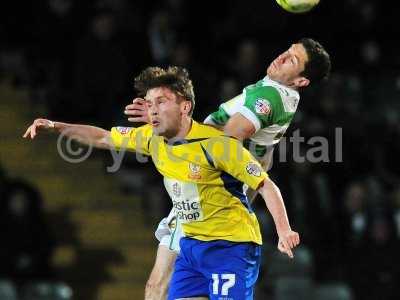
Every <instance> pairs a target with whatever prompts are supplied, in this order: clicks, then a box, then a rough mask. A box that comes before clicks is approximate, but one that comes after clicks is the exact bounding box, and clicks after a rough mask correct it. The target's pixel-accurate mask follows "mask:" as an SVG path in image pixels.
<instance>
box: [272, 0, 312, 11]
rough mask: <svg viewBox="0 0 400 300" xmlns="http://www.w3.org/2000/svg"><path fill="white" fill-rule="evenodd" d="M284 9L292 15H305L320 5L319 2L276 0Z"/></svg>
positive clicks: (309, 0) (310, 0)
mask: <svg viewBox="0 0 400 300" xmlns="http://www.w3.org/2000/svg"><path fill="white" fill-rule="evenodd" d="M276 2H277V3H278V4H279V5H280V6H281V7H282V8H283V9H284V10H287V11H289V12H291V13H305V12H307V11H309V10H311V9H312V8H313V7H314V6H316V5H317V4H318V3H319V0H276Z"/></svg>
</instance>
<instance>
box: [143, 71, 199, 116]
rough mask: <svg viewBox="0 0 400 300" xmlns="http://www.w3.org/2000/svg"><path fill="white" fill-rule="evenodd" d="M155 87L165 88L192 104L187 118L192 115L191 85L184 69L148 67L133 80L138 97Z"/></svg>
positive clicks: (192, 92)
mask: <svg viewBox="0 0 400 300" xmlns="http://www.w3.org/2000/svg"><path fill="white" fill-rule="evenodd" d="M157 87H167V88H169V89H170V90H171V91H173V92H175V93H176V94H177V95H179V96H181V97H183V98H184V99H185V100H187V101H190V102H192V108H191V110H190V112H189V116H191V115H192V114H193V109H194V105H195V100H194V91H193V84H192V80H190V78H189V72H188V71H187V70H186V69H185V68H181V67H176V66H170V67H168V68H166V69H164V68H160V67H148V68H146V69H145V70H143V71H142V72H141V73H140V74H139V76H137V77H136V78H135V89H136V90H137V91H138V93H139V96H142V97H143V96H144V95H146V93H147V91H148V90H150V89H152V88H157Z"/></svg>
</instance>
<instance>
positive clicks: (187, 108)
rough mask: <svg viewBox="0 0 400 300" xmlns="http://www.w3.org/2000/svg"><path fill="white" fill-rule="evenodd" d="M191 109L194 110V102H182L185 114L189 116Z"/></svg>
mask: <svg viewBox="0 0 400 300" xmlns="http://www.w3.org/2000/svg"><path fill="white" fill-rule="evenodd" d="M191 109H192V102H190V101H183V102H182V112H183V113H185V114H187V115H189V113H190V110H191Z"/></svg>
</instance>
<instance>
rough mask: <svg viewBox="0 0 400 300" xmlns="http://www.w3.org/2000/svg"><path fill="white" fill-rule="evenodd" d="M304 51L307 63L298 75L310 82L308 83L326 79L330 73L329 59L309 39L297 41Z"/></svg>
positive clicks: (324, 51) (324, 52)
mask: <svg viewBox="0 0 400 300" xmlns="http://www.w3.org/2000/svg"><path fill="white" fill-rule="evenodd" d="M299 43H300V44H302V45H303V47H304V49H305V50H306V53H307V56H308V61H307V62H306V64H305V66H304V71H303V72H302V73H301V74H300V75H301V76H304V77H305V78H307V79H309V80H310V83H314V82H318V81H321V80H324V79H327V78H328V76H329V73H330V71H331V58H330V56H329V54H328V52H326V50H325V49H324V47H322V45H321V44H320V43H318V42H317V41H315V40H313V39H310V38H302V39H301V40H300V41H299Z"/></svg>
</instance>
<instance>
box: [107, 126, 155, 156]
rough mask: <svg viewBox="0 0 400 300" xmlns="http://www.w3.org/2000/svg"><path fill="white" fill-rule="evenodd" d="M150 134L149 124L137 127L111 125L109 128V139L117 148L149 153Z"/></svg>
mask: <svg viewBox="0 0 400 300" xmlns="http://www.w3.org/2000/svg"><path fill="white" fill-rule="evenodd" d="M152 134H153V132H152V128H151V126H150V125H144V126H141V127H138V128H133V127H113V128H111V141H112V143H113V144H114V146H115V148H117V149H118V150H123V149H125V150H127V151H135V152H140V153H142V154H145V155H150V150H149V144H150V140H151V137H152Z"/></svg>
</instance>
